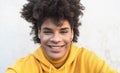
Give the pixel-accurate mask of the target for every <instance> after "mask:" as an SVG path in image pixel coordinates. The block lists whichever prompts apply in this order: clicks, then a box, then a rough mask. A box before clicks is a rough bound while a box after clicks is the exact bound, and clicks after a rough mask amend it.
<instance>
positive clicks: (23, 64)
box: [7, 54, 37, 73]
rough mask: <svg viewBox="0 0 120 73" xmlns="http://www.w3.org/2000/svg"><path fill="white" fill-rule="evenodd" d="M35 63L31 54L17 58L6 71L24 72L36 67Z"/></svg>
mask: <svg viewBox="0 0 120 73" xmlns="http://www.w3.org/2000/svg"><path fill="white" fill-rule="evenodd" d="M36 68H37V64H36V60H35V58H34V56H33V55H32V54H30V55H28V56H26V57H24V58H20V59H19V60H17V61H16V63H15V64H14V65H13V66H12V67H9V68H8V69H7V73H14V72H15V73H24V72H26V73H27V72H28V71H30V70H32V69H36ZM23 71H24V72H23Z"/></svg>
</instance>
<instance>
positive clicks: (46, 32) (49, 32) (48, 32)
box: [43, 31, 52, 34]
mask: <svg viewBox="0 0 120 73" xmlns="http://www.w3.org/2000/svg"><path fill="white" fill-rule="evenodd" d="M43 33H45V34H51V33H52V32H51V31H44V32H43Z"/></svg>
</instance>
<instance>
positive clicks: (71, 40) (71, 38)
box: [71, 30, 74, 41]
mask: <svg viewBox="0 0 120 73" xmlns="http://www.w3.org/2000/svg"><path fill="white" fill-rule="evenodd" d="M73 37H74V32H73V30H72V36H71V41H72V40H73Z"/></svg>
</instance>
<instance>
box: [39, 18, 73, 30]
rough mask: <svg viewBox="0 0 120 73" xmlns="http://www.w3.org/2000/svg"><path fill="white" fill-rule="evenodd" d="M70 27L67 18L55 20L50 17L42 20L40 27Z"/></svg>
mask: <svg viewBox="0 0 120 73" xmlns="http://www.w3.org/2000/svg"><path fill="white" fill-rule="evenodd" d="M46 27H47V28H64V27H65V28H66V27H67V28H71V26H70V23H69V21H68V20H60V21H55V20H52V19H47V20H45V21H44V22H43V24H42V26H41V29H42V28H46Z"/></svg>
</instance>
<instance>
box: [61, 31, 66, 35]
mask: <svg viewBox="0 0 120 73" xmlns="http://www.w3.org/2000/svg"><path fill="white" fill-rule="evenodd" d="M60 33H63V34H64V33H68V31H61V32H60Z"/></svg>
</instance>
